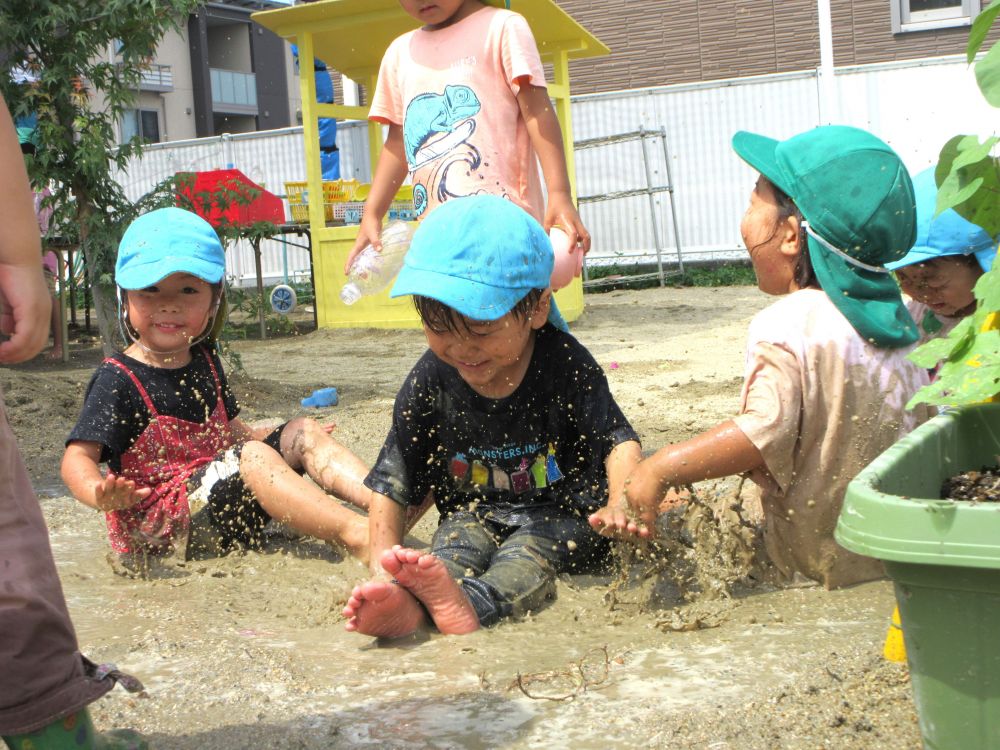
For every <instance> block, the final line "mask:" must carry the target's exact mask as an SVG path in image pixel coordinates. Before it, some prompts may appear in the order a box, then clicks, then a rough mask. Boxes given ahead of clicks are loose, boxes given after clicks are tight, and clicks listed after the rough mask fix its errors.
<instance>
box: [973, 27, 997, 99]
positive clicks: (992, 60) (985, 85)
mask: <svg viewBox="0 0 1000 750" xmlns="http://www.w3.org/2000/svg"><path fill="white" fill-rule="evenodd" d="M976 82H977V83H978V84H979V90H980V91H982V92H983V96H984V97H985V98H986V101H988V102H989V103H990V104H991V105H993V106H994V107H1000V42H997V43H996V44H994V45H993V46H992V47H990V51H989V52H987V53H986V57H984V58H983V59H982V60H980V61H979V62H977V63H976Z"/></svg>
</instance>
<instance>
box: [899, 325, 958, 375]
mask: <svg viewBox="0 0 1000 750" xmlns="http://www.w3.org/2000/svg"><path fill="white" fill-rule="evenodd" d="M974 338H975V329H974V328H973V326H972V319H971V318H965V319H963V320H962V321H961V322H960V323H959V324H958V325H956V326H955V327H954V328H953V329H952V330H951V332H950V333H949V334H948V335H947V336H944V337H942V338H936V339H931V340H930V341H928V342H926V343H924V344H921V345H920V346H918V347H917V348H916V349H914V350H913V351H912V352H910V354H909V356H908V357H907V359H909V360H910V361H911V362H913V363H914V364H917V365H920V366H921V367H925V368H927V369H930V368H932V367H936V366H937V364H938V363H939V362H940V361H941V360H942V359H953V358H959V357H961V356H962V355H963V354H964V353H965V352H966V351H967V350H968V349H969V347H970V346H971V344H972V340H973V339H974Z"/></svg>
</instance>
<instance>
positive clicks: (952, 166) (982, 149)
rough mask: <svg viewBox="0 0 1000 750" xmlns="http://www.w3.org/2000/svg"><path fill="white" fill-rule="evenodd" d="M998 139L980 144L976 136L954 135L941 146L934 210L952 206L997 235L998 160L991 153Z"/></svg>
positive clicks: (999, 227)
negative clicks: (935, 206)
mask: <svg viewBox="0 0 1000 750" xmlns="http://www.w3.org/2000/svg"><path fill="white" fill-rule="evenodd" d="M998 140H1000V139H998V138H996V137H990V138H987V139H986V140H985V141H984V142H983V143H980V142H979V139H978V138H977V137H976V136H971V135H957V136H955V137H953V138H952V139H951V140H949V141H948V142H947V143H946V144H945V145H944V147H943V148H942V149H941V153H940V154H939V160H938V165H937V167H936V168H935V170H934V179H935V181H936V182H937V184H938V197H937V211H938V213H940V212H941V211H943V210H945V209H947V208H954V209H955V210H956V211H957V212H958V213H959V215H961V216H962V217H964V218H965V219H968V220H969V221H971V222H972V223H974V224H977V225H979V226H980V227H982V228H983V229H985V230H986V231H987V232H988V233H989V234H991V235H994V236H995V235H998V234H1000V200H997V198H996V197H997V196H998V195H1000V161H998V160H997V159H996V158H995V157H993V156H990V151H991V150H992V149H993V147H994V146H995V145H996V144H997V142H998Z"/></svg>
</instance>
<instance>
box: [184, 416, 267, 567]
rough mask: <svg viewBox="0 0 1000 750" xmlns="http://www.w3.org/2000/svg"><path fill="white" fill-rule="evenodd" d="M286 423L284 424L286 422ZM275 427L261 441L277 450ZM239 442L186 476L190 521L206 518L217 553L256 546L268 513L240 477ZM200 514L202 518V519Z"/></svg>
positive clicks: (240, 452) (194, 522)
mask: <svg viewBox="0 0 1000 750" xmlns="http://www.w3.org/2000/svg"><path fill="white" fill-rule="evenodd" d="M286 424H287V423H286ZM283 429H285V425H284V424H283V425H281V426H279V427H276V428H275V429H274V430H273V431H272V432H271V433H270V434H269V435H268V436H267V437H266V438H264V440H263V442H264V444H265V445H269V446H271V447H272V448H274V450H276V451H278V452H279V453H280V452H281V447H280V446H281V431H282V430H283ZM242 453H243V444H240V445H236V446H233V447H232V448H229V449H228V450H226V451H224V452H223V453H220V454H219V455H218V456H216V457H215V459H214V460H212V461H210V462H209V463H207V464H205V465H204V466H201V467H199V468H198V469H197V470H196V471H195V472H194V473H193V474H192V475H191V476H190V478H189V479H188V483H187V486H188V503H189V504H190V506H191V513H192V516H193V518H192V523H193V524H194V525H198V523H199V521H200V520H207V521H208V525H209V526H210V527H211V531H212V534H213V536H214V537H215V538H214V540H213V541H214V543H215V544H217V545H218V549H219V551H221V552H226V551H228V550H230V549H232V548H233V547H234V546H237V545H240V546H243V547H250V548H255V547H259V546H260V544H261V541H262V538H263V531H264V527H265V526H267V523H268V521H270V520H271V516H269V515H268V513H267V511H266V510H264V508H262V507H261V504H260V502H258V500H257V498H256V497H254V495H253V493H252V492H251V491H250V489H249V488H248V487H247V486H246V485H245V484H244V483H243V477H242V476H240V456H241V455H242ZM202 517H203V519H202Z"/></svg>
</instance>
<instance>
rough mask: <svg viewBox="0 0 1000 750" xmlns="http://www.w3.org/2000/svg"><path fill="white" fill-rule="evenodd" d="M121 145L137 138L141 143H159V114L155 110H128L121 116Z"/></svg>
mask: <svg viewBox="0 0 1000 750" xmlns="http://www.w3.org/2000/svg"><path fill="white" fill-rule="evenodd" d="M121 125H122V143H128V141H130V140H132V138H134V137H135V136H139V137H140V138H141V139H142V142H143V143H159V142H160V114H159V112H157V111H156V110H155V109H129V110H126V111H125V114H124V115H123V116H122V123H121Z"/></svg>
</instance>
